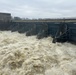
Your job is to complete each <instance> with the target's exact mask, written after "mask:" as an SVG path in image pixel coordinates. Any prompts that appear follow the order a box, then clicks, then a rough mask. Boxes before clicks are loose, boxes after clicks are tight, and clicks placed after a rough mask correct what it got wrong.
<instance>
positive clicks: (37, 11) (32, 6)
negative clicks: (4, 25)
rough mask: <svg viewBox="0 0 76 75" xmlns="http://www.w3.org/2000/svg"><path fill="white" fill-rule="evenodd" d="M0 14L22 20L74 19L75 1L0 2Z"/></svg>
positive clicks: (13, 0)
mask: <svg viewBox="0 0 76 75" xmlns="http://www.w3.org/2000/svg"><path fill="white" fill-rule="evenodd" d="M0 12H9V13H11V14H12V16H19V17H23V18H65V17H76V0H0Z"/></svg>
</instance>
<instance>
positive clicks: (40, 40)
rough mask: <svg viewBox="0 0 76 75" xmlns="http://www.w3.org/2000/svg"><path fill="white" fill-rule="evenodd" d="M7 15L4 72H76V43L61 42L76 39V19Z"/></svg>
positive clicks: (1, 29)
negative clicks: (30, 17) (19, 17)
mask: <svg viewBox="0 0 76 75" xmlns="http://www.w3.org/2000/svg"><path fill="white" fill-rule="evenodd" d="M3 14H5V13H3ZM5 15H7V16H5V17H4V19H1V21H0V75H76V45H75V44H71V43H68V42H64V43H61V42H62V41H69V42H71V41H72V42H73V41H75V40H76V38H75V36H76V35H75V34H76V33H75V27H76V26H75V24H76V23H75V19H70V20H68V19H66V20H65V21H64V20H63V19H56V20H55V19H54V20H53V19H52V20H50V21H49V20H28V21H20V20H18V21H17V20H15V21H12V20H11V15H8V14H5ZM8 16H9V17H10V19H9V18H8ZM5 18H7V20H6V19H5ZM62 34H63V35H62ZM46 37H47V38H46ZM57 41H58V42H57ZM59 41H61V42H60V43H59ZM53 42H54V43H53Z"/></svg>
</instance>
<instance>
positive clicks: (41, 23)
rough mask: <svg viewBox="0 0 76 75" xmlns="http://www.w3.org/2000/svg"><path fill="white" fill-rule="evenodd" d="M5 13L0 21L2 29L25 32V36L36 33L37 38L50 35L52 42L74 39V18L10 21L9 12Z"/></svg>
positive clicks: (75, 28) (75, 24)
mask: <svg viewBox="0 0 76 75" xmlns="http://www.w3.org/2000/svg"><path fill="white" fill-rule="evenodd" d="M3 14H5V13H3ZM5 15H7V16H6V17H3V18H4V19H3V20H2V21H0V30H2V31H4V30H11V31H12V32H15V31H18V32H19V33H25V32H26V36H31V35H37V38H38V39H41V38H43V37H47V36H51V37H53V38H54V39H53V42H54V43H55V42H57V41H58V42H65V41H74V42H75V41H76V19H65V20H64V19H51V20H27V21H26V20H25V21H16V20H15V21H12V20H11V15H10V14H9V15H8V14H5ZM5 15H4V16H5ZM6 19H7V20H6Z"/></svg>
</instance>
